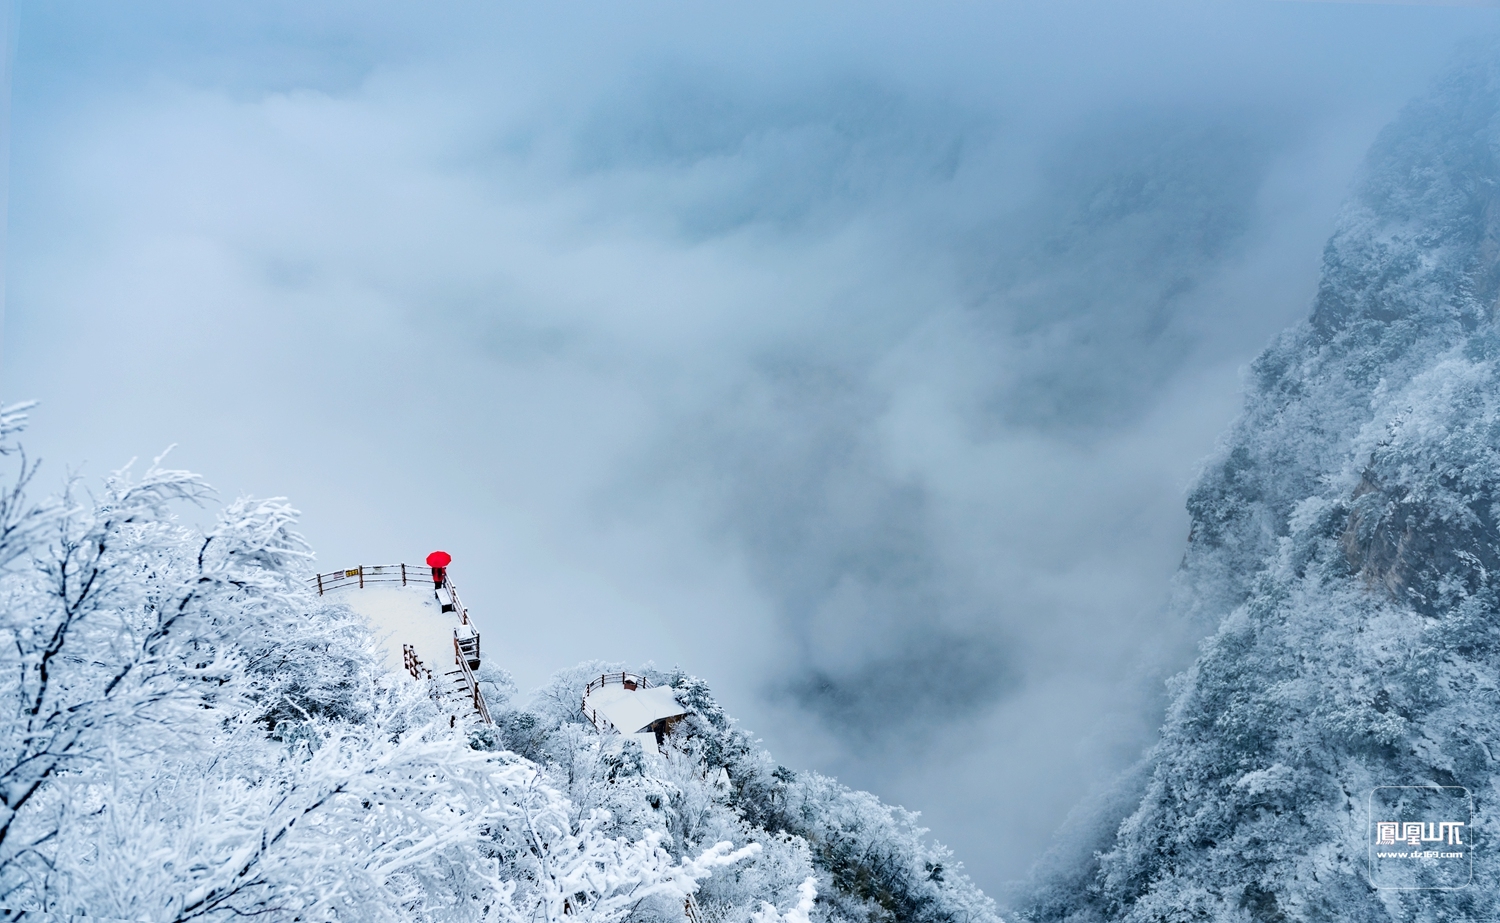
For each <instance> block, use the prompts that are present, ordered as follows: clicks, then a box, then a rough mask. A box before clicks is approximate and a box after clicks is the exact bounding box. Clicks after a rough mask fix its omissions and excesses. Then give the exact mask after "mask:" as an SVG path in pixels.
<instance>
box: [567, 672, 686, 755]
mask: <svg viewBox="0 0 1500 923" xmlns="http://www.w3.org/2000/svg"><path fill="white" fill-rule="evenodd" d="M583 714H584V717H586V718H588V719H589V722H590V723H591V724H593V725H594V727H595V728H596V729H597V730H598V731H599V732H600V733H614V734H623V735H626V736H629V737H634V738H636V739H637V740H639V741H640V742H641V747H642V748H643V749H645V750H646V751H647V752H650V753H660V752H661V747H662V744H663V743H665V742H666V737H667V735H668V734H670V733H671V732H672V728H673V727H674V726H675V725H676V724H677V723H678V722H679V721H681V720H682V719H683V718H686V717H687V716H688V714H689V711H688V709H686V708H684V707H683V706H682V703H680V702H678V701H677V696H676V693H675V692H674V690H673V689H672V687H670V686H652V685H651V682H650V681H649V680H647V679H646V678H645V677H644V676H641V675H639V674H636V673H605V674H602V675H600V677H599V678H598V679H596V680H592V681H591V682H590V683H589V684H588V686H587V687H585V688H584V690H583Z"/></svg>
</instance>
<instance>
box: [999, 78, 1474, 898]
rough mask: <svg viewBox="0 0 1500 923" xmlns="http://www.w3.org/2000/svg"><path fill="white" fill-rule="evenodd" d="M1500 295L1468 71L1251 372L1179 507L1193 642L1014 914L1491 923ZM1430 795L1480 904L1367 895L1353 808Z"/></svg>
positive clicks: (1427, 104)
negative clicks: (1079, 827) (1086, 857)
mask: <svg viewBox="0 0 1500 923" xmlns="http://www.w3.org/2000/svg"><path fill="white" fill-rule="evenodd" d="M1497 294H1500V67H1497V65H1496V64H1495V63H1493V62H1492V61H1488V60H1486V61H1484V62H1482V63H1471V64H1468V65H1465V66H1461V67H1458V68H1455V69H1454V70H1453V71H1451V72H1450V73H1448V74H1447V75H1446V76H1445V77H1444V78H1443V79H1441V80H1440V81H1439V82H1438V84H1437V86H1436V87H1435V88H1434V90H1433V91H1432V92H1431V93H1430V94H1429V95H1428V96H1426V97H1425V98H1422V99H1420V100H1418V101H1416V102H1414V103H1412V104H1410V105H1409V106H1408V107H1407V108H1406V109H1405V110H1404V111H1403V112H1402V113H1401V114H1400V116H1399V117H1398V118H1397V119H1396V121H1395V122H1394V123H1393V124H1392V125H1390V126H1389V127H1388V128H1387V129H1386V130H1385V131H1384V132H1383V133H1382V134H1381V135H1380V137H1379V139H1378V140H1377V141H1376V143H1375V145H1374V146H1373V148H1372V149H1371V151H1370V153H1369V156H1368V158H1367V161H1366V164H1365V168H1364V170H1363V175H1362V178H1361V180H1360V181H1359V183H1358V185H1357V187H1356V189H1355V192H1354V195H1353V197H1352V201H1351V202H1350V204H1349V205H1348V206H1347V207H1346V210H1345V212H1344V214H1343V215H1342V217H1341V220H1340V223H1339V227H1338V230H1337V231H1336V233H1335V234H1334V235H1333V237H1332V239H1331V240H1330V241H1329V243H1328V245H1327V248H1326V250H1325V253H1324V261H1323V271H1322V279H1321V283H1320V286H1319V290H1318V294H1317V297H1316V301H1315V304H1314V306H1313V311H1312V314H1311V317H1310V318H1309V319H1308V320H1307V321H1306V322H1304V323H1303V324H1301V325H1299V326H1298V327H1296V328H1294V329H1292V330H1290V331H1288V332H1286V333H1285V334H1283V335H1282V336H1281V337H1280V338H1279V339H1278V340H1277V341H1276V342H1275V343H1273V344H1272V346H1271V347H1270V348H1269V349H1267V350H1266V351H1265V353H1264V354H1262V355H1261V356H1260V357H1259V359H1257V361H1256V362H1255V363H1254V365H1253V366H1252V368H1251V377H1250V380H1249V382H1248V383H1247V391H1248V394H1247V399H1246V405H1245V409H1244V413H1243V415H1242V417H1241V419H1240V420H1239V421H1238V422H1237V424H1236V425H1235V426H1234V427H1233V429H1232V431H1231V432H1230V434H1229V435H1228V436H1227V437H1226V439H1225V441H1224V443H1223V445H1222V448H1221V451H1220V453H1219V455H1218V456H1217V457H1216V460H1215V461H1214V462H1213V463H1212V464H1211V465H1210V466H1209V468H1208V469H1207V470H1206V472H1205V474H1204V475H1203V476H1202V478H1201V480H1200V482H1199V484H1198V485H1197V487H1196V489H1195V490H1194V491H1193V492H1192V494H1191V497H1190V500H1189V511H1190V513H1191V517H1192V523H1193V526H1192V533H1191V536H1190V539H1189V546H1188V551H1187V555H1186V557H1185V558H1184V562H1183V567H1182V571H1181V573H1180V575H1179V581H1180V583H1179V598H1178V602H1177V605H1178V606H1179V607H1180V608H1181V610H1182V612H1183V613H1184V614H1186V615H1190V616H1193V617H1196V618H1198V619H1200V620H1202V624H1203V625H1204V626H1205V630H1206V631H1210V632H1212V633H1211V635H1210V636H1209V637H1208V639H1207V640H1206V641H1205V642H1204V644H1203V646H1202V650H1201V654H1200V656H1199V658H1198V660H1197V662H1196V663H1195V664H1194V665H1193V666H1192V668H1191V669H1190V670H1189V671H1188V672H1187V673H1186V674H1184V675H1182V676H1179V677H1177V678H1176V679H1175V680H1174V681H1173V683H1172V685H1171V693H1172V702H1171V705H1170V707H1169V709H1168V713H1167V717H1166V722H1165V725H1164V727H1163V730H1162V737H1161V740H1160V742H1159V744H1158V745H1157V746H1156V748H1155V749H1154V750H1153V752H1152V753H1151V754H1150V755H1149V757H1148V759H1147V761H1146V763H1145V764H1144V765H1143V767H1142V770H1141V771H1140V772H1139V773H1137V774H1136V776H1135V777H1134V780H1135V781H1133V782H1131V783H1129V786H1131V787H1133V789H1134V792H1133V794H1132V795H1131V798H1130V800H1129V801H1127V802H1126V804H1128V807H1127V808H1126V809H1124V810H1117V812H1116V814H1115V815H1114V818H1113V819H1112V820H1111V819H1109V818H1105V819H1104V822H1101V823H1098V824H1096V826H1095V829H1098V830H1101V831H1104V832H1105V833H1104V836H1103V837H1102V839H1101V840H1100V841H1099V842H1098V843H1096V844H1095V846H1096V848H1097V850H1098V854H1097V855H1096V857H1095V858H1094V859H1092V860H1090V861H1088V862H1086V863H1085V865H1086V868H1083V869H1081V870H1080V869H1079V868H1077V867H1076V866H1075V867H1074V868H1072V869H1069V870H1067V871H1066V872H1063V873H1053V874H1051V875H1047V876H1043V879H1042V881H1041V882H1040V883H1039V884H1037V885H1036V886H1035V887H1034V889H1033V891H1032V893H1031V896H1030V898H1029V904H1028V905H1027V906H1026V908H1025V909H1024V910H1023V916H1025V917H1028V918H1031V919H1035V920H1070V921H1082V920H1104V919H1107V920H1126V921H1145V920H1216V921H1217V920H1224V921H1228V920H1237V921H1244V920H1255V921H1280V920H1288V921H1290V920H1362V921H1373V920H1388V919H1389V920H1408V919H1422V920H1433V921H1437V920H1479V919H1495V918H1496V917H1497V916H1500V880H1497V879H1500V861H1497V857H1496V856H1495V855H1494V854H1493V850H1492V849H1489V850H1487V849H1486V844H1490V843H1495V842H1500V838H1497V836H1496V833H1497V821H1496V818H1495V815H1494V812H1493V810H1492V809H1491V808H1490V804H1491V802H1492V799H1493V798H1494V797H1495V784H1496V781H1497V763H1496V756H1495V754H1496V753H1497V752H1500V707H1497V706H1500V692H1497V687H1500V593H1497V587H1496V583H1497V576H1500V575H1497V571H1500V330H1497V321H1496V308H1497V303H1496V299H1497ZM1434 784H1435V785H1446V786H1464V787H1466V788H1468V789H1469V791H1470V792H1471V793H1472V796H1473V806H1474V814H1473V817H1472V825H1473V826H1472V828H1471V834H1472V835H1473V836H1474V837H1475V840H1476V842H1477V843H1478V844H1479V845H1478V846H1476V847H1475V849H1474V852H1473V854H1472V875H1473V877H1472V881H1471V882H1470V883H1469V885H1468V886H1467V887H1466V888H1462V889H1459V890H1394V889H1387V888H1376V887H1374V885H1373V884H1372V879H1371V861H1372V860H1371V852H1370V846H1369V843H1370V840H1369V836H1370V830H1371V827H1370V824H1371V823H1372V821H1374V820H1377V819H1378V818H1371V817H1370V816H1368V815H1369V814H1370V808H1369V798H1370V793H1371V791H1372V790H1373V789H1375V788H1376V787H1378V786H1424V785H1434ZM1115 820H1118V821H1119V823H1118V825H1116V824H1115V823H1114V821H1115Z"/></svg>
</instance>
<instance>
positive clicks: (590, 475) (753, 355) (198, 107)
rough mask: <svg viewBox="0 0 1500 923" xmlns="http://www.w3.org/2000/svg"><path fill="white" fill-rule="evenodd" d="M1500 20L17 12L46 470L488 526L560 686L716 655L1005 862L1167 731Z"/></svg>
mask: <svg viewBox="0 0 1500 923" xmlns="http://www.w3.org/2000/svg"><path fill="white" fill-rule="evenodd" d="M1491 16H1492V14H1490V13H1484V12H1478V11H1459V10H1448V11H1436V10H1421V11H1414V10H1401V9H1394V8H1354V7H1335V6H1325V5H1293V4H1222V5H1221V4H1215V5H1212V6H1211V7H1210V6H1205V5H1203V4H1114V5H1109V6H1108V7H1105V6H1102V5H1091V4H1068V3H1062V4H1057V3H1048V4H1031V5H1025V4H1023V5H1010V6H1006V7H1005V8H1004V9H999V10H997V9H991V8H989V7H988V6H981V5H974V6H967V5H952V6H946V7H942V8H933V9H930V10H924V11H922V13H921V14H920V15H919V14H918V13H917V11H915V10H913V9H907V8H899V7H891V8H872V7H869V6H868V5H861V6H858V7H855V6H848V7H841V6H832V7H827V8H825V9H824V10H822V11H821V12H819V11H809V10H806V9H802V8H795V7H791V6H786V7H763V8H759V9H757V10H756V11H755V12H753V13H751V12H744V13H741V14H728V13H723V12H714V11H708V10H705V9H703V8H701V7H698V6H690V5H677V4H659V5H651V6H632V7H631V8H630V9H628V10H626V9H623V8H621V9H606V8H601V7H594V6H585V5H581V4H580V5H576V6H567V5H565V6H561V7H552V8H549V9H548V10H547V11H545V12H543V11H540V10H530V11H523V10H509V11H501V12H495V11H492V10H489V9H488V8H481V7H479V6H461V5H456V6H453V7H450V8H448V10H447V11H446V12H445V13H442V14H429V13H422V14H418V13H417V12H416V11H414V10H412V9H406V8H400V7H395V6H393V7H391V8H388V9H385V10H376V11H372V10H370V8H368V7H367V6H363V5H362V6H360V7H359V8H357V9H356V8H355V7H354V6H353V5H348V6H343V7H340V6H337V5H329V6H324V7H322V8H321V9H320V11H319V12H313V13H309V12H307V11H305V10H303V9H301V8H300V7H298V6H296V5H292V4H264V5H257V8H256V9H255V10H254V11H253V12H252V11H248V10H247V11H241V12H237V13H218V12H216V13H215V14H214V15H213V16H212V17H208V16H207V14H205V13H204V12H202V11H201V10H200V9H199V8H198V7H197V6H196V5H193V4H186V3H183V4H176V3H156V4H146V5H143V6H133V7H131V8H130V9H129V10H125V9H123V8H118V7H116V6H114V5H108V4H95V3H85V2H76V3H63V4H51V5H48V6H47V7H46V8H42V7H31V6H27V5H23V6H22V15H21V17H20V20H21V29H22V33H21V43H20V57H19V59H18V63H17V70H16V77H15V115H14V125H15V139H14V157H13V165H12V178H13V190H12V199H11V202H12V213H11V215H12V216H11V227H12V233H11V251H10V254H9V256H10V267H11V269H12V273H11V276H10V278H9V280H8V286H9V296H10V303H9V310H8V314H7V318H6V320H7V326H6V331H5V343H4V349H5V353H4V360H5V364H4V370H3V371H4V381H3V384H4V387H5V390H6V393H8V394H11V395H24V396H27V397H37V398H40V399H42V400H43V401H44V408H43V410H42V411H41V412H40V414H39V415H38V417H37V421H36V426H35V432H34V441H35V443H36V444H37V445H38V446H39V447H40V448H42V449H43V450H44V451H45V454H46V455H47V456H48V457H49V459H52V460H54V462H55V463H56V464H55V465H54V471H57V470H59V469H60V468H61V467H62V464H64V463H78V462H82V461H84V460H87V467H86V470H88V471H91V472H93V473H95V474H97V473H101V472H103V471H105V470H108V469H110V468H113V467H115V466H116V465H118V464H120V463H122V462H123V461H125V460H126V459H128V458H129V457H131V456H149V455H152V454H154V453H156V452H158V451H160V449H161V448H162V447H164V446H165V445H167V444H169V443H178V444H179V445H180V448H179V449H177V450H176V452H177V454H176V455H175V456H174V458H175V459H176V460H177V461H178V462H179V463H181V464H185V465H189V466H191V467H193V468H195V469H198V470H201V471H203V472H204V473H205V474H206V475H208V476H209V478H210V479H211V480H212V481H213V482H214V483H216V484H219V485H220V486H221V488H223V489H224V490H226V492H229V493H234V492H239V491H247V492H254V493H259V494H269V493H277V494H280V493H285V494H287V495H289V496H291V497H292V498H293V499H294V501H295V502H296V503H297V504H298V505H299V506H300V507H301V508H302V509H304V510H305V511H306V517H307V518H306V526H307V531H308V533H309V535H310V537H311V538H312V539H313V540H314V543H315V545H316V546H317V547H318V548H319V549H320V552H321V554H322V555H323V561H324V563H325V564H327V565H328V566H341V565H343V564H345V563H357V562H365V563H375V562H379V561H386V560H394V559H400V558H404V559H406V560H415V559H418V558H420V557H421V556H422V555H424V554H425V553H426V552H427V551H428V550H430V549H431V548H432V547H439V546H442V547H446V548H448V549H449V550H450V551H452V552H453V553H454V555H455V564H454V574H455V577H456V578H458V579H459V580H460V581H461V582H462V584H463V586H464V588H465V595H466V598H467V599H468V600H469V602H470V604H471V606H472V607H473V608H474V610H475V611H476V614H477V617H478V618H479V619H480V620H481V624H482V625H483V627H484V628H485V630H486V632H487V641H486V647H487V650H488V651H490V652H493V653H492V656H494V657H496V658H498V659H499V661H500V662H501V663H502V664H503V665H504V666H506V667H507V668H509V669H511V670H512V671H513V672H514V673H515V674H516V675H517V677H518V679H519V680H520V681H521V683H522V684H523V685H531V684H536V683H538V682H540V681H541V680H542V679H543V678H544V677H545V676H546V675H547V674H548V673H550V672H551V671H552V670H553V669H556V668H560V667H563V666H567V665H570V664H572V663H574V662H577V661H579V660H582V659H584V658H588V657H606V658H611V659H625V660H633V661H637V662H639V661H643V660H646V659H655V660H656V661H657V662H658V663H668V662H677V663H681V664H682V665H683V666H684V667H686V668H688V669H689V670H691V671H693V672H695V673H698V674H700V675H704V676H706V677H707V678H709V679H710V680H711V681H712V682H713V683H714V684H715V686H716V688H718V689H719V690H720V692H721V694H722V697H723V699H724V700H725V702H726V704H728V705H729V707H730V708H731V710H732V711H733V712H735V713H736V714H739V715H740V716H742V718H744V720H745V721H746V723H747V724H748V725H749V726H750V727H752V728H754V729H755V730H756V731H757V732H759V733H761V734H762V735H763V736H765V737H766V739H767V741H768V742H769V743H770V744H771V745H772V748H773V750H774V751H775V752H776V753H777V754H778V757H779V758H780V759H782V760H783V761H784V762H786V763H787V764H788V765H793V766H799V767H801V766H813V767H816V768H823V769H826V770H830V771H834V772H837V773H839V774H840V775H841V777H843V778H845V780H846V781H848V782H850V783H851V784H856V785H859V786H863V787H870V788H872V789H874V790H876V791H877V792H879V793H880V794H882V795H883V796H885V797H887V798H890V799H891V800H895V801H899V802H903V803H905V804H906V805H907V806H908V807H911V808H913V809H918V810H922V811H924V812H925V814H926V816H927V817H928V819H929V820H930V821H931V822H932V823H933V825H934V827H935V829H936V832H937V833H938V834H939V835H940V836H941V837H943V838H944V839H946V840H948V841H950V842H952V843H953V844H954V845H956V846H957V847H958V848H959V850H960V853H961V857H962V858H964V860H965V861H966V862H967V864H968V865H969V867H970V868H971V870H973V871H975V872H976V874H977V875H978V876H979V877H980V879H981V883H982V884H983V885H985V886H987V887H995V886H996V885H998V883H999V882H1000V881H1001V880H1003V879H1004V878H1007V877H1014V876H1017V875H1019V874H1021V873H1023V872H1024V871H1025V869H1026V866H1027V864H1028V863H1029V862H1031V861H1032V860H1033V859H1034V858H1036V856H1038V855H1040V853H1041V852H1042V850H1043V849H1045V847H1046V845H1047V837H1048V836H1049V834H1050V832H1051V831H1052V830H1053V829H1054V828H1055V827H1056V826H1057V824H1058V823H1059V822H1060V821H1061V819H1062V818H1063V816H1064V815H1065V813H1066V812H1067V810H1068V809H1069V807H1070V806H1072V805H1073V804H1075V803H1077V802H1078V800H1079V799H1080V798H1082V797H1083V796H1084V795H1085V794H1086V793H1087V792H1088V791H1089V790H1090V789H1091V788H1092V787H1094V786H1097V785H1098V784H1101V783H1102V782H1103V781H1104V780H1106V779H1107V778H1108V777H1109V776H1110V775H1111V774H1112V773H1113V772H1114V771H1115V770H1116V769H1117V768H1118V767H1120V766H1122V765H1124V764H1126V763H1128V762H1129V761H1130V760H1131V759H1132V758H1133V757H1134V755H1135V754H1137V753H1138V752H1139V748H1140V747H1141V746H1142V744H1143V743H1144V742H1145V741H1147V740H1149V737H1150V734H1151V732H1152V729H1153V728H1154V726H1155V722H1156V720H1157V716H1156V714H1155V713H1154V712H1153V708H1154V707H1155V696H1156V690H1157V688H1158V685H1159V679H1160V676H1161V673H1162V672H1163V671H1165V670H1170V669H1172V668H1174V667H1175V666H1177V665H1180V664H1181V663H1182V662H1183V659H1184V658H1185V657H1186V656H1187V654H1188V652H1189V651H1190V650H1191V646H1192V644H1193V642H1194V641H1195V637H1194V634H1193V629H1192V628H1191V627H1190V626H1181V625H1175V624H1171V623H1168V622H1166V621H1165V618H1164V616H1163V614H1162V612H1163V608H1162V606H1163V601H1164V599H1165V598H1166V593H1167V590H1168V584H1169V581H1170V576H1171V574H1172V571H1173V569H1174V567H1175V564H1176V562H1177V559H1178V557H1179V556H1180V554H1181V550H1182V538H1183V533H1184V530H1185V528H1186V517H1185V515H1184V514H1183V512H1182V510H1181V507H1182V498H1183V492H1184V489H1185V487H1186V485H1187V483H1188V482H1189V480H1190V478H1191V476H1192V472H1193V470H1194V466H1195V464H1196V463H1197V460H1198V459H1199V458H1201V457H1202V456H1203V455H1205V454H1206V453H1207V452H1208V451H1209V450H1210V449H1211V447H1212V445H1213V440H1214V439H1215V438H1216V436H1217V434H1218V433H1219V432H1220V431H1221V430H1222V429H1223V427H1224V426H1225V425H1226V424H1227V422H1228V421H1229V419H1230V418H1231V417H1232V415H1233V413H1234V411H1235V404H1236V400H1237V397H1236V395H1237V393H1238V378H1237V369H1238V367H1239V366H1240V365H1241V364H1242V363H1243V362H1245V361H1246V360H1248V358H1249V357H1250V356H1252V355H1253V354H1254V353H1255V352H1256V351H1257V350H1258V349H1259V348H1260V346H1261V345H1262V344H1263V343H1264V342H1265V341H1266V339H1267V338H1268V337H1269V336H1270V335H1272V334H1273V333H1274V332H1276V331H1277V330H1278V329H1280V328H1281V327H1282V326H1284V325H1286V324H1287V323H1290V322H1292V321H1294V320H1295V319H1297V318H1299V317H1300V316H1302V314H1303V313H1304V312H1305V310H1306V307H1307V305H1308V303H1309V300H1310V296H1311V293H1312V287H1313V283H1314V278H1315V270H1316V264H1317V257H1318V253H1319V250H1320V248H1321V244H1322V239H1323V238H1324V237H1325V236H1326V233H1327V231H1328V229H1329V228H1330V227H1331V225H1332V220H1333V215H1334V213H1335V211H1336V209H1337V205H1338V202H1339V201H1340V199H1341V198H1342V194H1343V190H1344V188H1345V187H1346V185H1347V183H1348V180H1349V177H1350V176H1351V175H1352V172H1353V170H1354V168H1355V165H1356V164H1357V162H1358V158H1359V156H1360V155H1361V153H1362V149H1363V147H1364V145H1365V144H1366V143H1367V142H1368V140H1369V139H1370V138H1371V137H1372V136H1373V133H1374V131H1375V130H1376V129H1377V128H1378V127H1379V125H1380V124H1381V123H1382V122H1383V121H1384V120H1385V119H1386V118H1388V117H1389V115H1390V114H1391V113H1392V112H1394V111H1395V108H1396V107H1397V106H1398V105H1399V104H1400V103H1401V102H1402V101H1403V100H1404V99H1405V97H1407V96H1408V95H1410V94H1411V93H1413V92H1415V91H1416V90H1418V89H1419V88H1420V87H1421V85H1422V82H1423V81H1424V80H1425V79H1426V77H1427V75H1428V74H1430V73H1431V72H1432V71H1434V70H1435V69H1436V67H1437V66H1438V65H1439V64H1440V63H1441V61H1442V60H1443V59H1444V58H1445V57H1446V55H1447V54H1448V53H1449V50H1450V46H1451V45H1452V44H1453V43H1454V42H1455V41H1457V39H1458V38H1459V37H1461V36H1462V35H1464V34H1466V33H1469V32H1472V31H1475V30H1476V29H1480V28H1490V27H1492V26H1493V22H1492V21H1491V19H1490V18H1487V17H1491ZM1329 49H1334V50H1332V51H1330V50H1329ZM488 637H496V638H497V639H501V640H498V641H497V642H491V641H489V640H488Z"/></svg>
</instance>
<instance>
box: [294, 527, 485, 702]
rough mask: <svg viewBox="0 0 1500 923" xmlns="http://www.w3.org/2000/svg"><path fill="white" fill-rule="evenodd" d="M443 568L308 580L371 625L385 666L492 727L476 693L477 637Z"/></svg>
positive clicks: (382, 568)
mask: <svg viewBox="0 0 1500 923" xmlns="http://www.w3.org/2000/svg"><path fill="white" fill-rule="evenodd" d="M441 560H443V561H444V562H445V563H444V566H438V567H432V566H421V565H410V564H378V565H369V564H362V565H360V566H358V567H352V568H349V569H347V570H336V571H329V572H328V573H325V574H317V575H315V576H314V577H312V578H310V580H309V583H311V584H312V585H313V587H314V589H316V590H317V591H318V595H320V596H326V595H330V594H336V595H337V597H338V600H339V602H342V603H344V604H346V605H348V606H349V608H350V609H353V610H354V611H355V612H357V613H359V614H360V615H361V616H363V617H364V618H365V620H366V621H368V622H369V623H370V628H371V630H373V631H374V633H375V635H376V637H377V638H378V639H380V641H381V643H382V644H383V645H384V649H385V663H386V666H387V667H389V668H390V669H391V670H392V671H402V672H405V673H407V674H408V675H410V676H411V677H413V678H414V679H424V678H425V679H435V680H437V681H438V686H439V688H440V689H441V690H443V691H444V692H446V693H449V697H450V698H452V699H453V700H454V701H456V702H460V703H464V705H465V707H466V708H467V707H472V708H473V711H474V713H475V714H477V715H478V716H479V718H480V720H482V721H483V722H484V723H485V724H494V721H493V720H492V719H491V718H490V711H489V706H488V705H487V704H486V703H485V701H484V695H483V694H482V693H481V692H480V691H479V683H478V680H476V679H475V677H474V671H475V670H477V669H479V665H480V656H479V632H478V630H477V629H475V627H474V625H473V623H472V622H470V621H469V610H468V609H466V608H465V607H464V605H463V602H462V601H461V600H460V599H459V596H458V590H456V589H455V588H454V586H453V581H452V580H451V579H450V578H449V577H448V573H447V567H446V561H447V560H448V558H447V556H446V555H444V556H443V558H442V559H441Z"/></svg>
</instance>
